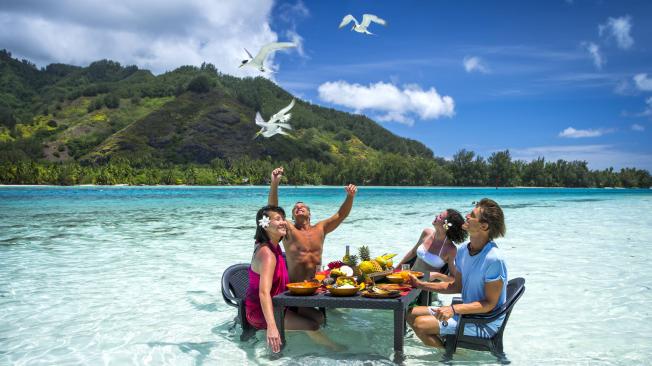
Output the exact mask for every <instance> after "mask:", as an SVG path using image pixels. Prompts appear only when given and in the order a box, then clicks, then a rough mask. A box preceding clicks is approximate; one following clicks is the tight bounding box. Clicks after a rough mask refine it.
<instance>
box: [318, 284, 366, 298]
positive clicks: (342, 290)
mask: <svg viewBox="0 0 652 366" xmlns="http://www.w3.org/2000/svg"><path fill="white" fill-rule="evenodd" d="M326 289H327V290H328V293H329V294H330V295H331V296H353V295H355V294H357V293H358V290H360V288H359V287H358V286H354V285H349V284H346V285H332V286H326Z"/></svg>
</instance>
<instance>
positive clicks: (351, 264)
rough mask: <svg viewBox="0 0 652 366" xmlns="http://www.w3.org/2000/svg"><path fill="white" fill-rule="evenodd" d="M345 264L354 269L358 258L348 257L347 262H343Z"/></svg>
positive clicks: (355, 256)
mask: <svg viewBox="0 0 652 366" xmlns="http://www.w3.org/2000/svg"><path fill="white" fill-rule="evenodd" d="M345 264H346V265H347V266H349V267H351V268H355V267H356V266H357V265H358V256H357V255H355V254H354V255H350V256H349V257H348V262H345Z"/></svg>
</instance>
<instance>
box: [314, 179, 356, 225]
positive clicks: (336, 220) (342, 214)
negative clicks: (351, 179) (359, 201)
mask: <svg viewBox="0 0 652 366" xmlns="http://www.w3.org/2000/svg"><path fill="white" fill-rule="evenodd" d="M344 190H346V199H345V200H344V203H342V206H340V209H339V210H338V211H337V213H336V214H335V215H333V216H331V217H329V218H327V219H326V220H324V221H322V222H320V224H322V225H324V234H328V233H330V232H331V231H333V230H335V229H337V227H338V226H340V224H341V223H342V221H344V219H345V218H346V217H347V216H349V213H350V212H351V207H353V198H354V197H355V194H356V192H358V187H356V186H354V185H353V184H349V185H348V186H346V187H344Z"/></svg>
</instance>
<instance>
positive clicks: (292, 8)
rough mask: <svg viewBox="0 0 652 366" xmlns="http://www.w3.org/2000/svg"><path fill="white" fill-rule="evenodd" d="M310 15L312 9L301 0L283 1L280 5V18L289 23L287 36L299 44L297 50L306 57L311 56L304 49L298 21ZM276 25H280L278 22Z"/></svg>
mask: <svg viewBox="0 0 652 366" xmlns="http://www.w3.org/2000/svg"><path fill="white" fill-rule="evenodd" d="M308 17H310V11H309V10H308V8H307V7H306V5H305V4H304V3H303V1H301V0H297V2H296V3H294V4H290V3H283V4H281V5H280V6H279V7H278V19H279V20H281V21H283V22H285V23H287V25H288V29H287V30H286V31H285V36H286V37H287V38H288V39H289V40H290V41H291V42H293V43H295V44H296V45H297V48H296V49H297V52H298V53H299V56H301V57H302V58H304V59H307V58H309V57H308V56H307V55H306V53H305V51H304V49H303V37H301V36H300V35H299V33H297V23H298V22H299V21H301V20H303V19H306V18H308ZM276 25H277V26H278V23H277V24H276Z"/></svg>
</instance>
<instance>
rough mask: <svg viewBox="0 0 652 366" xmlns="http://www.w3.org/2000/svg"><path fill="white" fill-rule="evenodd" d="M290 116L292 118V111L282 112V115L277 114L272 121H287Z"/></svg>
mask: <svg viewBox="0 0 652 366" xmlns="http://www.w3.org/2000/svg"><path fill="white" fill-rule="evenodd" d="M290 118H292V113H288V114H284V115H282V116H279V117H278V118H277V119H276V120H275V121H274V123H278V122H287V121H289V120H290Z"/></svg>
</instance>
